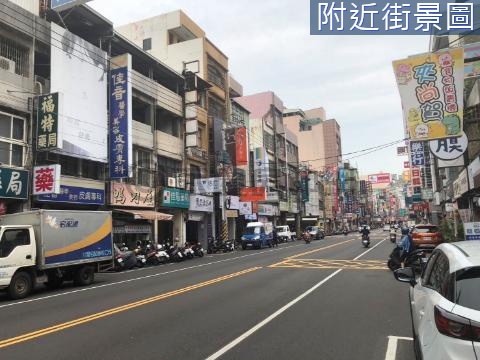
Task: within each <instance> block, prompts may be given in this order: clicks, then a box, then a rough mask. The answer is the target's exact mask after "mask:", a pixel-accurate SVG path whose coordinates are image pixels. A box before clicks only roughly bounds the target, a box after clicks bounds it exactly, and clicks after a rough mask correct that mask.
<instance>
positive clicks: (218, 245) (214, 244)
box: [207, 238, 223, 254]
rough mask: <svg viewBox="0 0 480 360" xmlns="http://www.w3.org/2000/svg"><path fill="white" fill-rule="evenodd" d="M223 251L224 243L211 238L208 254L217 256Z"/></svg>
mask: <svg viewBox="0 0 480 360" xmlns="http://www.w3.org/2000/svg"><path fill="white" fill-rule="evenodd" d="M222 250H223V243H222V242H221V241H219V240H214V239H213V238H211V239H210V240H209V241H208V247H207V254H215V253H217V252H219V251H222Z"/></svg>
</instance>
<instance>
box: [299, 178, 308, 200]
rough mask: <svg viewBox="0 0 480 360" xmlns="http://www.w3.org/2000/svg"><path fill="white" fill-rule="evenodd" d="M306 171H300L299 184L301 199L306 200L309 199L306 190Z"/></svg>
mask: <svg viewBox="0 0 480 360" xmlns="http://www.w3.org/2000/svg"><path fill="white" fill-rule="evenodd" d="M308 181H309V179H308V173H307V172H305V171H302V172H301V174H300V186H301V192H302V201H303V202H307V201H308V199H309V190H308Z"/></svg>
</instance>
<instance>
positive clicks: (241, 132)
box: [235, 127, 248, 166]
mask: <svg viewBox="0 0 480 360" xmlns="http://www.w3.org/2000/svg"><path fill="white" fill-rule="evenodd" d="M247 139H248V137H247V129H246V128H244V127H241V128H237V129H235V146H236V148H235V151H236V156H235V157H236V165H237V166H243V165H247V164H248V143H247Z"/></svg>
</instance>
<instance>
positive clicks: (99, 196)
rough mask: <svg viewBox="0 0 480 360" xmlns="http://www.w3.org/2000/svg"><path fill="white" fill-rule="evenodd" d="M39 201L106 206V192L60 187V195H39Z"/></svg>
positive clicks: (76, 187)
mask: <svg viewBox="0 0 480 360" xmlns="http://www.w3.org/2000/svg"><path fill="white" fill-rule="evenodd" d="M37 201H41V202H62V203H70V204H83V205H105V190H103V189H91V188H84V187H78V186H66V185H60V191H59V193H58V194H46V195H38V196H37Z"/></svg>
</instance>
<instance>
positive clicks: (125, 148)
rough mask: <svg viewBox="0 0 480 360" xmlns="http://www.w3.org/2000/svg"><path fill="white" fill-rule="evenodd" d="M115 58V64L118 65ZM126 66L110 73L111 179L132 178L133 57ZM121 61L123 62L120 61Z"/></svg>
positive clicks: (129, 57) (128, 58)
mask: <svg viewBox="0 0 480 360" xmlns="http://www.w3.org/2000/svg"><path fill="white" fill-rule="evenodd" d="M115 59H117V58H114V63H117V60H115ZM126 60H127V61H126V66H124V67H120V68H116V69H112V70H111V71H110V94H109V95H110V129H109V131H110V154H109V157H110V178H111V179H121V178H129V177H132V81H131V79H130V73H131V55H129V54H128V55H127V56H126ZM120 61H121V60H120Z"/></svg>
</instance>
